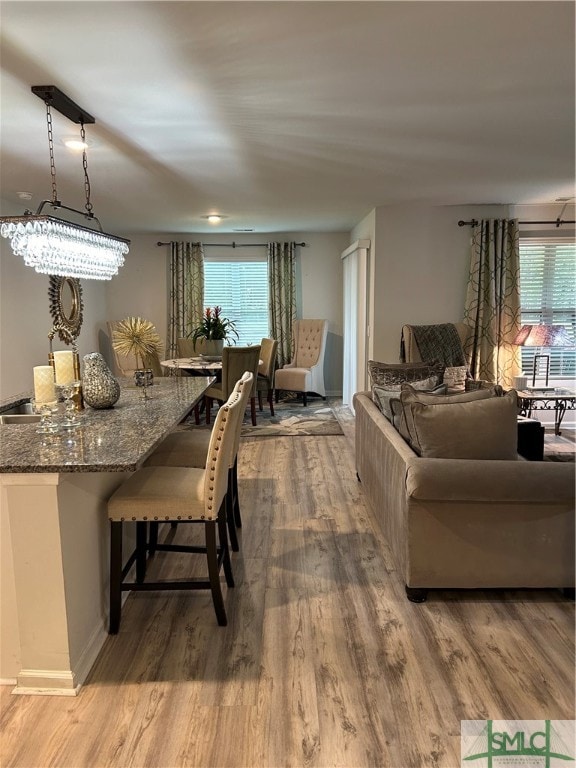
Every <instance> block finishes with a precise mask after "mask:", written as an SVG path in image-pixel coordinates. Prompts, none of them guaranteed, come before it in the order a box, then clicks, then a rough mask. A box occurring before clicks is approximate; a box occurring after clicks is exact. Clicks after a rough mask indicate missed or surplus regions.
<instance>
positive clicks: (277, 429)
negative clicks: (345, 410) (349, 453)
mask: <svg viewBox="0 0 576 768" xmlns="http://www.w3.org/2000/svg"><path fill="white" fill-rule="evenodd" d="M256 420H257V424H256V426H255V427H253V426H252V424H251V423H250V421H249V418H248V414H247V415H246V419H245V420H244V425H243V427H242V437H299V436H303V435H304V436H305V435H343V434H344V433H343V432H342V427H341V426H340V423H339V422H338V419H337V418H336V416H335V414H334V411H333V410H332V408H330V406H329V405H327V404H326V403H325V402H324V401H323V400H321V401H319V402H318V403H310V402H309V403H308V405H307V406H306V407H304V406H303V405H302V403H301V402H300V403H299V402H297V401H287V402H280V403H278V404H275V405H274V416H271V415H270V406H269V405H268V403H264V410H263V411H258V410H257V412H256Z"/></svg>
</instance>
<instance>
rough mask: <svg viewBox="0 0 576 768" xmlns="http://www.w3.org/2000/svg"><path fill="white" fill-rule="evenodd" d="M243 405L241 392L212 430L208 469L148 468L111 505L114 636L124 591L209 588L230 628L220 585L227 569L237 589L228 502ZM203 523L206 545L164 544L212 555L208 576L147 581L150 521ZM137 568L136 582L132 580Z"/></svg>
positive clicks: (127, 483) (220, 413) (125, 484)
mask: <svg viewBox="0 0 576 768" xmlns="http://www.w3.org/2000/svg"><path fill="white" fill-rule="evenodd" d="M241 408H242V401H241V397H240V395H239V394H238V393H237V392H235V393H233V394H232V396H231V397H230V398H229V399H228V401H227V402H226V403H225V404H224V405H223V406H222V407H221V408H219V410H218V413H217V415H216V419H215V423H214V427H213V429H212V431H211V435H210V442H209V447H208V454H207V460H206V466H205V467H204V468H197V467H170V466H145V467H142V468H141V469H138V470H136V472H134V473H133V474H132V475H130V477H129V478H128V479H127V480H125V481H124V482H123V483H122V485H121V486H120V487H119V488H118V489H117V490H116V491H115V492H114V493H113V494H112V496H111V497H110V499H109V501H108V517H109V519H110V618H109V622H110V623H109V633H110V634H116V633H117V632H118V630H119V628H120V617H121V610H122V592H125V591H130V590H131V591H150V590H181V589H191V590H192V589H209V590H210V591H211V594H212V602H213V604H214V610H215V612H216V618H217V621H218V624H219V625H220V626H225V625H226V624H227V618H226V610H225V608H224V600H223V597H222V589H221V586H220V570H221V568H223V570H224V575H225V578H226V583H227V585H228V587H233V586H234V577H233V574H232V564H231V562H230V553H229V551H228V536H227V533H226V516H225V514H226V513H225V499H226V490H227V484H228V471H229V463H230V452H231V451H232V449H233V446H234V436H235V434H234V425H235V421H234V420H235V418H237V416H238V413H239V412H240V409H241ZM160 521H162V522H170V523H197V524H200V525H202V526H203V527H204V543H203V544H202V545H194V546H192V545H182V544H174V543H172V544H166V543H162V544H158V543H156V545H155V548H156V549H157V550H159V551H162V552H186V553H191V554H203V555H205V556H206V561H207V567H208V574H207V576H204V577H203V578H191V579H186V580H171V579H168V580H158V581H146V580H145V579H146V570H147V555H148V552H149V549H150V544H149V541H148V537H147V526H148V524H149V523H150V522H152V523H154V522H160ZM125 522H135V523H136V546H135V548H134V550H133V551H132V553H131V554H130V556H129V557H128V558H127V560H126V561H125V563H124V560H123V555H122V533H123V525H124V523H125ZM133 566H135V580H134V581H127V577H128V576H129V574H130V572H131V570H132V567H133Z"/></svg>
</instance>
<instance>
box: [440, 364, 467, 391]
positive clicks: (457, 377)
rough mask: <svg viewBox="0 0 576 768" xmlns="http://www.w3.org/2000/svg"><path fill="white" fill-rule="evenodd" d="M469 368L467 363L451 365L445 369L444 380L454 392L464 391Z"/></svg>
mask: <svg viewBox="0 0 576 768" xmlns="http://www.w3.org/2000/svg"><path fill="white" fill-rule="evenodd" d="M467 375H468V368H467V367H466V366H465V365H456V366H449V367H448V368H446V370H445V371H444V379H443V382H444V384H446V386H447V387H448V389H449V390H451V391H452V392H464V388H465V386H466V376H467Z"/></svg>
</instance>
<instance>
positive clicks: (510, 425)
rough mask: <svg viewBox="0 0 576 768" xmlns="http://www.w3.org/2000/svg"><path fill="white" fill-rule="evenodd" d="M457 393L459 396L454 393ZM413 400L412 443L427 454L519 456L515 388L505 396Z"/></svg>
mask: <svg viewBox="0 0 576 768" xmlns="http://www.w3.org/2000/svg"><path fill="white" fill-rule="evenodd" d="M452 397H457V396H452ZM450 399H451V396H447V397H444V398H442V402H438V403H434V404H431V403H423V402H413V403H412V405H411V415H412V420H413V427H412V430H413V432H412V430H411V433H410V434H411V446H412V448H413V450H414V451H415V452H416V453H417V454H418V455H420V456H423V457H425V458H446V459H508V460H511V461H515V460H516V459H517V453H516V444H517V426H516V415H517V412H518V398H517V395H516V390H513V389H512V390H510V391H509V392H507V393H506V395H504V396H503V397H494V396H490V397H488V398H485V399H477V400H471V401H468V402H462V401H460V402H454V400H452V401H451V402H449V400H450Z"/></svg>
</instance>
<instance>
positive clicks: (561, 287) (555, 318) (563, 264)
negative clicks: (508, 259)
mask: <svg viewBox="0 0 576 768" xmlns="http://www.w3.org/2000/svg"><path fill="white" fill-rule="evenodd" d="M520 305H521V322H522V324H532V325H535V324H539V323H544V324H545V325H563V326H564V327H565V328H566V330H567V331H568V333H569V335H570V338H571V339H572V341H574V339H576V244H575V243H574V242H570V241H566V240H564V241H562V240H558V239H556V240H554V239H542V240H535V239H534V240H533V239H528V238H527V239H524V240H521V241H520ZM539 352H540V349H539V348H538V347H522V370H523V371H531V370H532V366H533V362H534V355H535V354H538V353H539ZM545 354H549V355H550V378H573V377H574V375H575V374H576V349H573V348H572V349H569V348H563V347H550V348H549V349H546V350H545Z"/></svg>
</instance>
